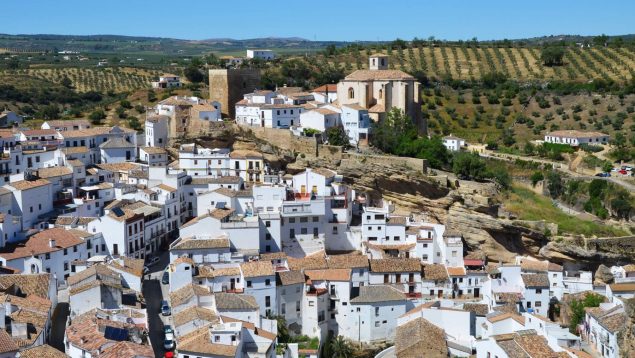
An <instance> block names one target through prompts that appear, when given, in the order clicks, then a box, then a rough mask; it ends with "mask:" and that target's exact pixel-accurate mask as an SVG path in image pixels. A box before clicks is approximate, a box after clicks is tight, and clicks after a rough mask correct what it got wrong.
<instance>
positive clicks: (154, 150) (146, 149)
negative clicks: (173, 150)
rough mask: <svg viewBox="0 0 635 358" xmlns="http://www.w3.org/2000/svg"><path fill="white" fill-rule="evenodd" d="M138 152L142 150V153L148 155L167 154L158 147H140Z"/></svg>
mask: <svg viewBox="0 0 635 358" xmlns="http://www.w3.org/2000/svg"><path fill="white" fill-rule="evenodd" d="M139 150H143V151H144V152H146V153H148V154H167V153H168V151H167V150H165V149H164V148H160V147H141V148H139Z"/></svg>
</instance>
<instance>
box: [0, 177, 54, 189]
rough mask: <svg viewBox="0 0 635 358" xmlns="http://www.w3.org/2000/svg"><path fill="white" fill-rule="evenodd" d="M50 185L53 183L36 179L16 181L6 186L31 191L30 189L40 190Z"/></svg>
mask: <svg viewBox="0 0 635 358" xmlns="http://www.w3.org/2000/svg"><path fill="white" fill-rule="evenodd" d="M49 184H51V182H50V181H48V180H46V179H36V180H20V181H14V182H12V183H9V184H6V185H9V186H11V187H13V188H16V189H17V190H29V189H33V188H38V187H41V186H44V185H49Z"/></svg>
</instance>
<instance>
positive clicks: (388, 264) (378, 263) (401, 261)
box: [370, 258, 421, 272]
mask: <svg viewBox="0 0 635 358" xmlns="http://www.w3.org/2000/svg"><path fill="white" fill-rule="evenodd" d="M370 271H371V272H417V271H421V261H419V259H416V258H410V259H405V258H389V259H371V260H370Z"/></svg>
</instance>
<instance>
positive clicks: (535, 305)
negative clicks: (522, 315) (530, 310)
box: [534, 301, 542, 307]
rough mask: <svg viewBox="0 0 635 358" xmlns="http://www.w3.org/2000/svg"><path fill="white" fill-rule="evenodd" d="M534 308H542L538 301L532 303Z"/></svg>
mask: <svg viewBox="0 0 635 358" xmlns="http://www.w3.org/2000/svg"><path fill="white" fill-rule="evenodd" d="M534 307H542V302H540V301H536V302H535V303H534Z"/></svg>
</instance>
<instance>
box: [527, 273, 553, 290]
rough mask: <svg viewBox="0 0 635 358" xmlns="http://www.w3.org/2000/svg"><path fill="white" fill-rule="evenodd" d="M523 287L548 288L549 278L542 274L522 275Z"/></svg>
mask: <svg viewBox="0 0 635 358" xmlns="http://www.w3.org/2000/svg"><path fill="white" fill-rule="evenodd" d="M521 276H522V278H523V283H524V284H525V287H549V277H548V276H547V274H544V273H533V274H523V275H521Z"/></svg>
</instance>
